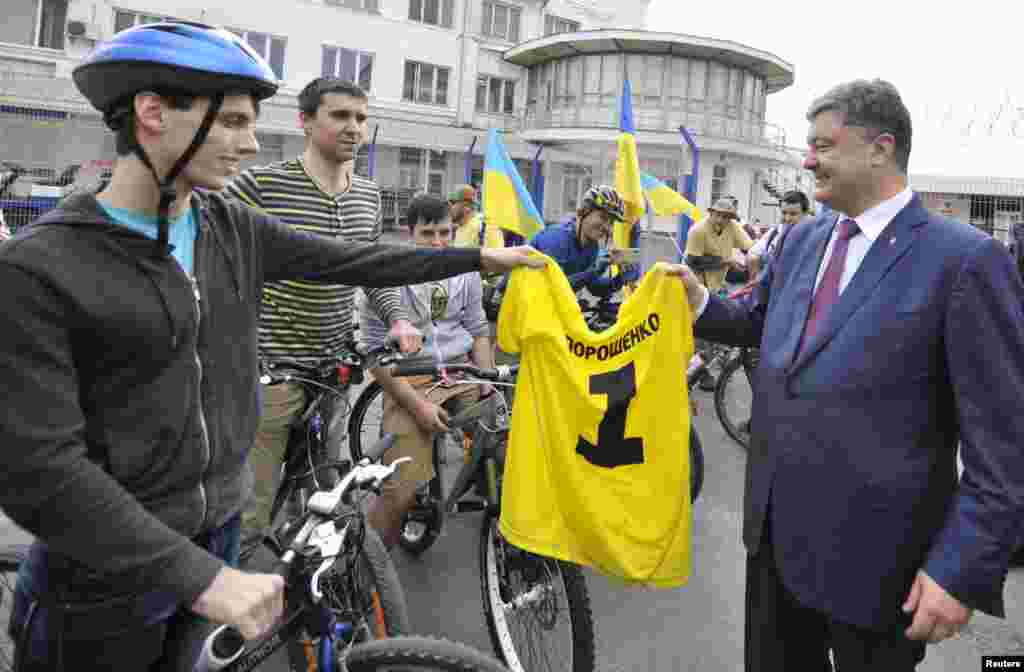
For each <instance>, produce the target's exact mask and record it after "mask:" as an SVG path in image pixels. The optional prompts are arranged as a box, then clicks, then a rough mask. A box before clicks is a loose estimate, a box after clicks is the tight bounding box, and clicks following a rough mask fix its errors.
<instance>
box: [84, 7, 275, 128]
mask: <svg viewBox="0 0 1024 672" xmlns="http://www.w3.org/2000/svg"><path fill="white" fill-rule="evenodd" d="M72 77H73V78H74V80H75V85H76V86H77V87H78V90H79V91H81V92H82V95H84V96H85V97H86V98H87V99H88V100H89V102H90V103H92V105H93V107H95V108H96V109H98V110H100V111H101V112H104V113H107V112H110V111H111V108H113V107H115V106H117V105H118V104H120V103H126V102H128V100H129V99H130V97H131V96H133V95H135V94H136V93H139V92H140V91H156V92H161V91H174V92H180V93H188V94H193V95H197V96H210V97H212V96H214V95H216V94H219V93H224V92H225V91H251V92H252V95H253V96H255V97H256V99H257V100H263V99H265V98H269V97H271V96H273V95H274V94H275V93H276V92H277V87H278V84H277V76H276V75H275V74H274V71H273V70H272V69H271V68H270V66H269V65H268V64H267V62H266V61H265V60H263V58H262V57H261V56H259V54H257V53H256V52H255V51H253V49H252V48H251V47H250V46H249V45H248V44H246V43H245V42H243V41H242V40H241V38H239V37H238V36H237V35H235V34H234V33H231V32H228V31H226V30H224V29H222V28H214V27H212V26H207V25H203V24H200V23H188V22H165V23H150V24H146V25H142V26H136V27H134V28H129V29H127V30H123V31H121V32H120V33H118V34H117V35H115V36H114V37H113V38H111V39H110V40H108V41H106V42H103V43H102V44H100V45H98V46H97V47H96V49H95V50H94V51H93V52H92V53H91V54H89V56H87V57H86V58H85V60H84V61H83V62H82V63H81V64H80V65H79V66H78V67H76V68H75V69H74V72H73V73H72Z"/></svg>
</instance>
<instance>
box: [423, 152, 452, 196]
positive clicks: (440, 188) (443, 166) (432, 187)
mask: <svg viewBox="0 0 1024 672" xmlns="http://www.w3.org/2000/svg"><path fill="white" fill-rule="evenodd" d="M427 161H428V162H429V163H428V165H427V193H428V194H433V195H434V196H437V197H439V198H444V183H445V180H446V179H447V175H448V155H447V154H445V153H444V152H435V151H434V150H432V149H431V150H430V151H428V152H427Z"/></svg>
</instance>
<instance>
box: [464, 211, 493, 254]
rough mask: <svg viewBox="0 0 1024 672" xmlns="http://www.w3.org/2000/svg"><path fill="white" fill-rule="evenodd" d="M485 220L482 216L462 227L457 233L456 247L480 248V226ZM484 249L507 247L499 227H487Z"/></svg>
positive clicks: (474, 217)
mask: <svg viewBox="0 0 1024 672" xmlns="http://www.w3.org/2000/svg"><path fill="white" fill-rule="evenodd" d="M482 221H483V218H482V217H481V216H480V214H479V213H478V214H475V215H473V217H472V218H471V219H470V220H469V221H468V222H466V223H465V224H463V225H462V226H460V227H459V228H458V230H457V231H456V232H455V247H480V226H481V223H482ZM484 247H492V248H493V247H505V238H504V236H502V235H501V231H499V230H498V228H497V227H495V226H491V225H490V224H488V225H487V227H486V229H485V230H484Z"/></svg>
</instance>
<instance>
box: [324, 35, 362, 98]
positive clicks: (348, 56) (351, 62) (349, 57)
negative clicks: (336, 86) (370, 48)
mask: <svg viewBox="0 0 1024 672" xmlns="http://www.w3.org/2000/svg"><path fill="white" fill-rule="evenodd" d="M321 53H322V67H321V74H322V75H323V76H324V77H338V78H339V79H344V80H346V81H349V82H355V83H356V84H358V85H359V87H360V88H361V89H362V90H363V91H366V92H367V93H369V92H370V85H371V84H372V81H373V54H371V53H369V52H366V51H358V50H356V49H346V48H345V47H331V46H327V45H324V46H323V49H322V52H321Z"/></svg>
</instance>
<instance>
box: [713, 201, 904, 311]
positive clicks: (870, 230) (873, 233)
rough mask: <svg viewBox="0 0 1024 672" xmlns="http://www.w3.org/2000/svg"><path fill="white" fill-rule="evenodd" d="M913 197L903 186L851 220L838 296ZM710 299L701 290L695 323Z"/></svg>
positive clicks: (834, 231)
mask: <svg viewBox="0 0 1024 672" xmlns="http://www.w3.org/2000/svg"><path fill="white" fill-rule="evenodd" d="M913 197H914V192H913V190H912V189H911V188H910V187H907V188H906V189H904V190H903V191H901V192H900V193H898V194H896V195H895V196H893V197H892V198H890V199H888V200H886V201H882V202H881V203H879V204H878V205H876V206H875V207H873V208H871V209H869V210H865V211H864V212H863V213H861V214H860V216H859V217H854V218H853V221H855V222H857V227H858V229H859V231H858V232H857V235H855V236H854V237H853V238H850V245H849V247H848V248H847V250H846V265H845V266H844V267H843V275H842V277H840V278H839V293H840V294H842V293H843V290H844V289H846V286H847V285H848V284H850V280H852V279H853V276H854V274H855V273H856V272H857V269H858V268H860V265H861V262H863V261H864V257H866V256H867V255H868V251H869V250H870V249H871V246H872V245H873V244H874V242H875V240H876V239H877V238H878V237H879V236H880V235H882V231H884V230H885V227H887V226H889V222H891V221H892V220H893V219H895V218H896V215H898V214H899V213H900V211H901V210H903V208H905V207H907V205H908V204H909V203H910V200H911V199H912V198H913ZM837 214H839V220H838V221H840V222H841V221H842V220H843V219H846V215H844V214H842V213H837ZM838 235H839V227H838V226H836V227H835V228H833V229H832V237H831V238H829V241H828V247H827V248H826V249H825V256H823V257H822V258H821V265H820V266H819V267H818V277H817V278H816V279H815V281H814V289H815V291H817V289H818V284H819V283H820V282H821V277H822V276H823V275H825V269H826V268H828V261H829V259H831V258H832V248H833V247H835V243H836V238H837V237H838ZM710 297H711V294H710V293H709V292H708V290H707V289H705V290H704V301H702V302H701V305H700V308H698V309H697V310H696V311H695V312H696V317H695V318H694V319H695V320H696V319H698V318H700V316H701V315H703V314H704V310H705V309H706V308H707V307H708V300H709V299H710Z"/></svg>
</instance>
